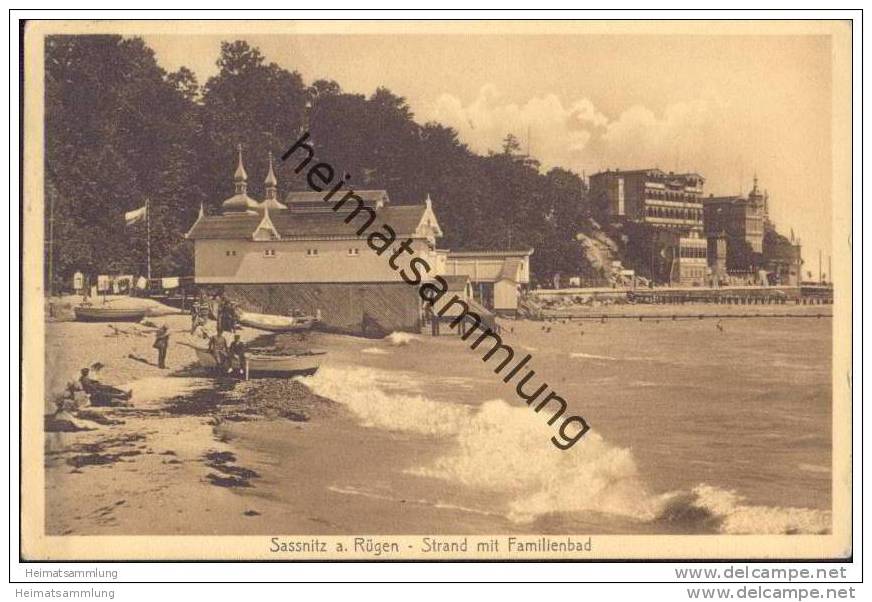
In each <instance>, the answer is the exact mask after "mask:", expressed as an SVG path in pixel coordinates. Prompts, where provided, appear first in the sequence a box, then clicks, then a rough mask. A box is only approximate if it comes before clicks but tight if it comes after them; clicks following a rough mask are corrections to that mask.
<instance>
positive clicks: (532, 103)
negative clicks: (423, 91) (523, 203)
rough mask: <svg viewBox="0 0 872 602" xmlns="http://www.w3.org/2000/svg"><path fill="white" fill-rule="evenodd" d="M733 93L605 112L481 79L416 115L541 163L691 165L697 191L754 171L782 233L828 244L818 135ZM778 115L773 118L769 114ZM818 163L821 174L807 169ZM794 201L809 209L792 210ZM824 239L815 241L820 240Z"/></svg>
mask: <svg viewBox="0 0 872 602" xmlns="http://www.w3.org/2000/svg"><path fill="white" fill-rule="evenodd" d="M741 101H742V99H739V100H738V101H737V100H736V99H733V100H731V101H730V102H727V100H726V99H724V98H721V97H718V96H715V95H712V94H709V95H704V96H701V97H699V98H692V99H688V100H684V101H681V102H675V103H672V104H668V105H666V106H665V107H662V108H660V109H659V110H655V109H653V108H651V107H648V106H644V105H642V104H635V105H631V106H627V107H626V108H624V109H623V110H621V112H620V113H618V114H616V115H613V116H609V115H606V114H604V113H603V112H602V111H600V110H599V109H598V108H597V107H596V105H595V104H594V103H593V102H592V101H591V100H590V99H589V98H577V99H573V100H571V101H569V102H567V101H564V100H561V98H560V97H558V96H557V95H555V94H546V95H541V96H534V97H532V98H530V99H528V100H527V101H526V102H523V103H520V104H519V103H517V102H510V101H509V100H508V99H507V98H506V97H505V96H504V95H502V94H501V93H500V91H499V90H498V89H497V88H496V86H494V85H492V84H488V85H486V86H483V87H482V88H481V89H480V91H479V93H478V95H477V96H476V97H475V98H474V99H473V100H472V101H471V102H469V103H467V104H464V103H463V102H462V101H461V100H460V99H459V98H458V97H456V96H453V95H451V94H443V95H441V96H439V97H438V98H436V100H435V101H434V102H432V103H430V104H429V105H427V106H424V107H421V108H420V109H418V110H417V113H418V115H419V116H420V117H422V118H423V119H424V120H435V121H438V122H440V123H442V124H444V125H447V126H451V127H453V128H454V129H455V130H457V132H458V134H459V135H460V139H461V140H462V141H463V142H465V143H466V144H468V145H469V147H470V148H472V149H473V150H474V151H477V152H479V153H486V152H487V151H489V150H493V151H498V150H499V149H500V148H501V146H502V140H503V138H505V136H506V134H508V133H510V132H511V133H513V134H515V136H517V137H518V139H519V140H520V141H521V144H522V146H523V147H524V148H526V144H527V131H528V128H529V131H530V137H531V153H532V155H533V156H534V157H535V158H537V159H538V160H539V161H540V162H541V163H542V167H543V168H544V169H545V170H547V169H549V168H551V167H554V166H562V167H567V168H569V169H572V170H574V171H575V172H576V173H579V174H580V173H582V172H586V173H587V174H588V175H590V174H592V173H595V172H597V171H600V170H603V169H606V168H613V169H614V168H621V169H639V168H646V167H659V168H660V169H663V170H664V171H695V172H697V173H700V174H702V175H703V176H704V177H705V180H706V182H705V193H706V194H709V193H714V194H716V195H718V194H737V193H739V192H747V191H748V190H749V189H750V186H751V180H752V176H753V174H754V173H757V174H759V175H760V185H761V186H763V187H765V188H768V190H769V192H770V193H771V201H770V212H771V214H772V217H773V218H774V220H775V221H776V223H777V224H778V225H779V227H781V228H782V229H783V230H785V231H787V230H788V228H795V230H796V232H797V233H802V234H801V235H802V236H809V237H816V238H815V239H814V242H812V243H811V244H812V248H816V247H817V246H820V247H824V248H827V247H829V242H828V238H826V237H827V236H828V234H827V233H826V232H823V233H820V232H821V231H822V228H821V226H820V225H819V224H818V222H819V221H820V222H821V223H828V221H827V218H824V220H823V221H821V220H819V219H818V218H817V217H816V214H817V213H820V212H823V211H825V212H826V215H828V214H829V203H830V202H831V201H830V195H831V193H830V190H829V184H828V181H827V179H826V176H827V169H826V166H827V165H828V162H829V156H828V155H827V154H825V153H824V154H823V155H822V156H818V155H821V153H822V152H823V151H821V150H820V149H826V148H827V147H826V143H827V141H826V140H821V141H820V142H821V143H820V144H817V145H816V144H814V143H808V142H809V140H815V139H814V138H808V136H807V134H804V132H807V129H804V127H803V126H804V125H805V124H803V123H802V122H801V120H798V121H797V120H794V121H793V122H791V123H788V124H785V123H784V122H783V120H780V121H779V120H776V119H773V117H772V111H769V112H768V113H767V112H766V111H762V112H755V111H754V110H752V109H753V108H754V107H751V106H748V103H743V102H741ZM775 115H776V117H777V116H778V115H779V113H777V111H776V112H775ZM812 169H817V172H815V173H818V174H819V175H817V176H814V177H812V176H810V175H809V170H812ZM797 206H804V207H813V208H814V209H815V211H805V212H797V211H796V210H795V208H796V207H797ZM819 240H820V241H824V242H818V241H819Z"/></svg>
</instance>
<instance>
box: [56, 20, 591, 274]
mask: <svg viewBox="0 0 872 602" xmlns="http://www.w3.org/2000/svg"><path fill="white" fill-rule="evenodd" d="M216 64H217V66H218V69H219V70H218V73H217V74H216V75H215V76H213V77H211V78H209V80H208V81H206V82H205V83H202V84H201V83H200V82H198V81H197V79H196V77H195V75H194V73H193V72H191V71H190V70H189V69H187V68H184V67H183V68H181V69H179V70H178V71H176V72H174V73H167V72H166V71H165V70H164V69H162V68H161V67H160V66H159V65H158V63H157V61H156V59H155V55H154V52H153V51H152V50H151V49H150V48H149V47H148V46H147V45H146V44H145V43H144V42H143V41H142V40H141V39H138V38H123V37H121V36H54V37H50V38H49V39H48V40H47V43H46V72H45V78H46V134H45V140H46V154H45V161H46V165H45V166H46V191H47V195H48V197H47V199H46V202H47V205H48V204H49V203H51V204H52V207H53V213H54V219H55V225H54V266H55V269H54V271H55V274H56V276H57V277H58V278H62V279H63V280H64V281H68V280H69V277H70V276H71V275H72V273H73V272H75V271H76V270H84V271H87V272H91V273H96V272H100V273H107V272H125V273H134V274H137V273H144V271H145V270H144V266H145V246H144V244H142V243H141V242H140V241H142V240H143V237H142V235H141V234H140V233H139V232H138V231H134V230H135V229H136V228H140V227H141V226H139V225H137V226H133V227H131V228H125V227H124V221H123V213H124V212H125V211H130V210H132V209H135V208H137V207H140V206H141V205H142V204H143V202H144V200H145V199H146V198H148V199H149V200H150V206H151V207H152V221H151V225H152V262H153V272H154V275H156V276H164V275H186V274H191V273H192V269H193V267H192V256H191V250H190V248H189V244H188V243H187V242H185V241H184V238H183V235H184V233H185V232H186V231H187V229H188V228H189V227H190V226H191V224H192V223H193V221H194V219H195V218H196V214H197V212H198V210H199V207H200V204H201V203H202V204H203V205H204V206H205V207H206V210H207V212H213V213H214V212H216V211H217V208H218V206H219V205H220V203H221V201H222V200H224V199H225V198H227V197H228V196H230V195H231V194H232V180H231V176H232V173H233V169H234V167H235V161H236V147H237V145H238V144H241V145H242V146H243V148H244V149H245V165H246V169H247V171H248V174H249V191H250V194H251V195H252V196H254V197H255V198H262V197H263V196H264V195H263V185H262V181H263V176H264V175H265V174H266V171H267V161H268V155H267V153H268V152H272V154H273V155H274V156H276V157H278V156H280V155H281V154H282V153H283V152H284V151H285V150H286V149H287V147H288V145H289V144H290V143H291V142H292V141H294V140H295V139H296V138H297V137H298V136H299V135H300V133H301V132H302V131H304V130H308V131H310V133H311V138H312V140H313V142H314V144H315V145H316V148H317V152H318V154H319V156H321V157H323V158H324V159H325V160H328V161H330V163H331V164H332V165H334V166H336V167H337V168H338V169H343V170H344V171H346V172H347V173H349V174H350V175H351V180H350V182H351V185H353V186H354V187H356V188H358V189H364V188H384V189H386V190H387V191H388V193H389V194H390V196H391V198H392V200H393V201H394V202H395V203H400V204H406V203H420V202H421V201H423V199H424V198H425V197H426V196H427V195H428V194H429V195H430V197H431V198H432V199H433V203H434V208H435V210H436V213H437V215H438V216H439V220H440V223H441V224H442V226H443V230H444V231H445V238H444V239H443V240H442V241H441V243H440V244H441V245H442V246H444V247H447V248H452V249H480V248H525V247H533V248H535V253H534V255H533V257H532V269H533V273H534V277H535V278H538V279H546V278H549V277H550V276H551V275H552V274H553V273H555V272H564V273H566V272H578V271H579V270H580V269H582V267H583V264H584V263H585V261H586V260H585V259H584V255H583V253H582V251H581V248H580V247H579V245H578V244H577V243H576V242H575V234H576V232H577V231H579V230H584V229H586V226H585V224H586V223H589V211H588V207H587V198H586V192H585V185H584V182H583V180H582V179H581V178H580V177H579V176H578V175H577V174H575V173H573V172H571V171H569V170H567V169H562V168H554V169H552V170H550V171H548V172H547V173H541V170H540V168H539V164H538V162H536V161H535V159H533V158H532V157H526V156H524V155H521V153H520V145H519V144H518V142H517V138H516V137H515V136H514V134H513V133H511V132H506V139H505V145H504V149H503V152H501V153H496V154H489V155H487V156H482V155H479V154H476V153H474V152H472V151H471V150H470V149H469V148H468V147H467V146H466V145H465V144H463V142H462V141H461V140H460V139H459V138H458V135H457V132H456V131H454V130H453V129H451V128H449V127H446V126H444V125H442V124H439V123H424V124H419V123H418V122H416V121H415V116H414V114H413V113H412V110H411V108H410V107H409V105H408V103H407V102H406V100H405V99H404V98H403V97H401V96H398V95H396V94H395V93H393V92H392V91H390V90H388V89H387V88H384V87H380V88H378V89H377V90H376V91H375V92H374V93H372V94H371V95H370V96H369V97H366V96H363V95H360V94H350V93H346V92H343V90H342V88H341V86H340V83H337V82H335V81H331V80H324V79H321V80H316V81H314V82H312V83H311V84H309V85H306V83H305V82H304V81H303V78H302V77H301V76H300V74H299V73H297V72H295V71H288V70H287V69H284V68H282V67H280V66H278V65H276V64H275V63H271V62H268V61H267V59H266V57H264V56H263V54H262V53H261V52H260V51H259V50H258V49H257V48H254V47H252V46H250V45H249V44H248V43H246V42H244V41H234V42H224V43H222V45H221V50H220V54H219V56H218V58H217V61H216ZM292 168H293V166H292V165H289V164H288V165H285V164H281V163H280V162H279V163H278V164H277V165H276V171H277V176H278V178H279V194H280V195H281V196H284V194H286V193H287V191H289V190H292V189H296V190H301V189H305V188H306V184H305V182H304V181H303V180H302V178H301V177H300V176H296V175H295V174H294V173H293V171H292ZM46 213H47V217H46V219H47V220H48V219H49V218H50V216H49V213H50V212H49V211H47V212H46Z"/></svg>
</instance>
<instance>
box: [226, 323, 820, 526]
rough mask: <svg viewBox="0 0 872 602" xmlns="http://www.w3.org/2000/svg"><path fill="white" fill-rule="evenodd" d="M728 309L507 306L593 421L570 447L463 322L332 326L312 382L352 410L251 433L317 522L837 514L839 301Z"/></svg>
mask: <svg viewBox="0 0 872 602" xmlns="http://www.w3.org/2000/svg"><path fill="white" fill-rule="evenodd" d="M722 325H723V328H724V330H723V331H720V330H718V329H717V328H716V320H709V319H707V320H689V321H672V320H668V319H666V320H661V321H659V322H655V321H648V320H646V321H645V322H641V323H640V322H635V321H632V320H609V321H607V322H606V323H598V322H585V323H567V324H560V323H555V324H552V325H550V331H548V330H547V329H548V328H549V326H545V327H543V325H542V324H541V323H535V322H507V331H506V333H505V338H506V341H507V342H509V343H510V344H512V345H513V346H514V347H515V349H516V351H517V352H518V353H530V354H531V355H532V356H533V358H534V359H533V361H532V362H531V363H530V364H529V367H532V368H533V369H535V370H536V378H535V380H534V381H533V382H531V384H533V383H540V382H542V381H546V382H547V383H548V384H549V387H550V388H551V389H553V390H555V391H556V392H557V393H559V394H560V395H561V396H562V397H564V398H565V399H567V400H568V401H569V402H570V404H571V410H572V411H574V412H576V413H578V414H580V415H582V416H584V417H585V419H586V420H587V421H588V423H589V424H590V425H591V427H592V429H591V431H590V432H589V433H588V434H587V435H586V436H585V437H584V438H583V439H582V440H581V441H580V442H579V443H578V444H577V445H575V446H574V447H573V448H572V449H570V450H569V451H560V450H558V449H557V448H556V447H555V446H554V445H553V444H552V443H551V442H550V437H551V436H552V435H553V434H554V430H553V427H550V426H548V425H547V424H546V419H545V417H544V416H542V415H537V414H536V413H534V412H533V411H532V410H531V409H530V408H528V407H527V406H526V405H524V404H523V403H522V402H521V401H520V400H519V399H518V398H517V397H516V395H515V392H514V383H512V384H511V385H506V384H504V383H502V382H501V380H500V379H499V378H498V377H497V376H495V375H494V374H493V372H492V370H493V367H494V365H493V364H491V363H487V364H486V363H484V362H482V361H481V360H480V353H478V352H475V351H471V350H469V349H468V347H467V345H466V344H465V343H463V342H462V341H460V340H459V339H458V338H457V337H450V336H444V337H440V338H438V339H434V338H432V337H428V336H420V337H412V338H411V339H410V338H409V337H406V336H399V337H394V338H392V339H390V338H389V339H385V340H381V341H372V340H366V339H357V338H352V337H338V336H336V337H333V336H331V337H326V338H325V339H324V340H323V341H322V343H323V344H324V345H325V346H326V347H327V348H328V349H329V351H330V354H329V355H330V360H329V361H328V362H327V363H326V364H325V365H324V366H323V367H322V369H321V370H320V371H319V373H318V374H317V375H315V376H314V377H311V378H309V379H306V382H307V383H308V384H309V385H310V386H311V387H312V388H313V389H314V390H315V391H316V392H318V393H320V394H322V395H325V396H327V397H330V398H331V399H334V400H336V401H338V402H339V403H340V404H342V405H343V406H345V407H346V408H347V410H348V416H349V418H348V419H347V424H346V423H342V421H340V423H339V426H336V425H334V426H319V425H315V424H313V425H312V426H311V427H307V428H305V429H302V430H300V429H297V430H295V431H294V432H293V433H290V432H287V433H283V432H281V429H284V428H290V427H287V426H276V425H275V424H273V425H269V424H257V423H255V424H251V425H246V426H245V427H243V429H242V432H243V434H244V436H243V438H242V440H241V441H240V444H241V445H247V446H251V447H257V448H259V449H260V451H264V452H268V453H270V454H272V455H273V456H274V457H275V462H274V464H273V465H272V466H271V467H269V468H268V469H266V470H265V478H264V487H267V488H268V487H269V486H270V485H269V484H270V483H285V482H288V481H289V480H291V481H293V482H294V483H295V485H294V487H293V488H284V489H283V488H276V489H274V490H271V491H270V493H269V494H270V495H271V496H278V497H279V498H283V499H287V501H288V503H289V504H291V505H294V506H295V507H297V508H300V509H301V511H304V512H309V513H311V514H312V515H313V516H315V515H317V517H321V518H318V519H317V520H315V521H314V522H313V528H312V532H334V531H341V532H370V533H372V532H379V533H390V532H396V533H426V532H431V533H439V532H441V533H465V532H468V533H487V532H510V531H512V532H548V533H566V532H568V533H573V532H583V533H592V532H593V533H659V532H670V533H715V532H723V533H819V532H827V531H829V530H830V528H831V526H830V520H831V517H830V505H831V420H832V419H831V393H830V391H831V382H830V381H831V369H830V356H831V344H832V338H831V325H832V323H831V320H829V319H826V318H822V319H738V320H729V321H724V322H723V323H722ZM543 328H544V329H543ZM510 329H511V330H510ZM276 429H279V430H278V431H277V430H276ZM325 450H327V451H325ZM304 466H305V467H306V468H303V467H304ZM328 509H329V510H328ZM331 517H332V518H331ZM313 520H314V519H313Z"/></svg>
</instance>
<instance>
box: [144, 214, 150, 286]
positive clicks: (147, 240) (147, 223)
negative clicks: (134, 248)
mask: <svg viewBox="0 0 872 602" xmlns="http://www.w3.org/2000/svg"><path fill="white" fill-rule="evenodd" d="M148 204H149V203H148V199H147V198H146V199H145V255H146V262H147V273H148V279H149V280H151V210H150V208H149V206H148ZM149 286H151V283H149Z"/></svg>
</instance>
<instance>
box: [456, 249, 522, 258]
mask: <svg viewBox="0 0 872 602" xmlns="http://www.w3.org/2000/svg"><path fill="white" fill-rule="evenodd" d="M532 254H533V249H450V250H448V256H449V257H524V256H527V255H532Z"/></svg>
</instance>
